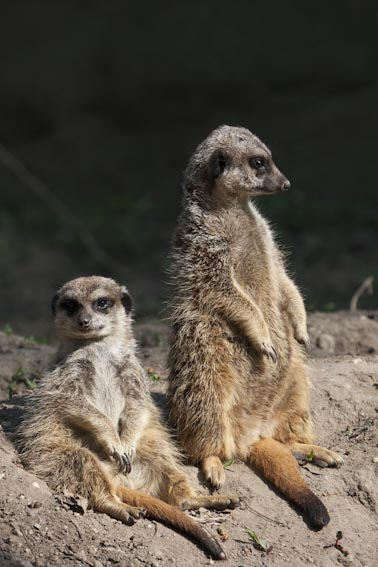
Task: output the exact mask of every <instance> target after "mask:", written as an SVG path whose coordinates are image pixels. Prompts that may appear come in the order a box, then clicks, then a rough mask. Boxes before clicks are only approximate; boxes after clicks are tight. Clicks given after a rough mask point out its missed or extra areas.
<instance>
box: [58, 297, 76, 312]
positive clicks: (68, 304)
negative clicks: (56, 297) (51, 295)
mask: <svg viewBox="0 0 378 567" xmlns="http://www.w3.org/2000/svg"><path fill="white" fill-rule="evenodd" d="M80 307H81V305H80V303H79V302H78V301H76V299H69V298H67V299H63V300H62V301H61V302H60V308H61V309H63V311H65V312H66V313H67V315H74V314H75V313H76V312H77V311H79V309H80Z"/></svg>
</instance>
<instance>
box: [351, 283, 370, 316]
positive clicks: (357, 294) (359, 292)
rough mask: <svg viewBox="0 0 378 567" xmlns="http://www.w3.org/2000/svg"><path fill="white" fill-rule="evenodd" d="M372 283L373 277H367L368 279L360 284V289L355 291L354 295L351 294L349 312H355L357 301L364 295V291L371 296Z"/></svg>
mask: <svg viewBox="0 0 378 567" xmlns="http://www.w3.org/2000/svg"><path fill="white" fill-rule="evenodd" d="M373 281H374V277H373V276H369V277H368V278H366V280H364V281H363V282H362V284H361V285H360V287H359V288H358V289H357V290H356V291H355V293H354V294H353V297H352V299H351V301H350V310H351V311H357V303H358V300H359V299H360V297H361V295H362V294H363V293H364V291H366V293H367V294H368V295H373Z"/></svg>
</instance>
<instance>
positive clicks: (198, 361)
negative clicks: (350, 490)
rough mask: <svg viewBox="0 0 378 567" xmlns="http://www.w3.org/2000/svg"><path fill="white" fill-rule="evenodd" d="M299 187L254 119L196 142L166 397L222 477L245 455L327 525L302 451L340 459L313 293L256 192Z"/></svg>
mask: <svg viewBox="0 0 378 567" xmlns="http://www.w3.org/2000/svg"><path fill="white" fill-rule="evenodd" d="M289 187H290V183H289V181H288V180H287V179H286V177H284V175H283V174H282V173H281V172H280V171H279V170H278V168H277V167H276V165H275V164H274V162H273V160H272V155H271V152H270V151H269V149H268V148H267V147H266V146H265V145H264V144H263V143H262V142H261V141H260V140H259V139H258V138H257V137H256V136H254V135H253V134H252V133H251V132H249V131H248V130H246V129H244V128H236V127H229V126H222V127H219V128H217V129H216V130H214V131H213V132H212V133H211V134H210V136H209V137H208V138H207V139H206V140H205V141H204V142H202V144H200V145H199V146H198V148H197V149H196V151H195V152H194V154H193V156H192V158H191V160H190V162H189V165H188V167H187V169H186V172H185V174H184V182H183V190H184V195H183V207H182V212H181V216H180V218H179V221H178V226H177V229H176V232H175V235H174V238H173V244H172V251H171V267H170V273H171V283H172V289H173V297H172V304H171V315H170V317H171V323H172V328H173V341H172V346H171V352H170V369H171V372H170V377H169V387H168V400H169V404H170V418H171V421H172V424H173V425H174V426H175V427H176V429H177V435H178V440H179V442H180V443H181V446H182V447H183V448H184V449H185V451H186V453H187V455H188V456H189V457H190V458H191V460H192V461H193V462H196V463H199V465H200V467H201V469H202V471H203V473H204V475H205V477H206V479H207V480H208V481H209V482H210V483H211V484H212V485H214V486H216V487H219V486H220V485H221V484H222V483H223V482H224V480H225V471H224V467H223V466H222V461H225V460H228V459H231V458H240V459H242V460H243V461H245V462H247V463H249V464H250V465H251V466H253V468H255V469H257V470H258V471H259V472H260V473H261V474H262V475H263V477H265V478H266V479H268V480H269V481H270V482H272V484H273V485H274V486H275V487H276V488H278V490H280V491H281V493H283V494H284V495H285V496H286V497H287V498H288V499H289V500H291V501H292V502H294V503H295V504H296V505H297V506H298V507H299V508H300V509H301V510H302V511H303V512H304V514H305V516H307V518H308V520H309V522H310V523H311V524H312V525H313V526H314V527H318V528H320V527H322V526H324V525H326V524H327V523H328V522H329V515H328V512H327V510H326V508H325V506H324V505H323V504H322V502H321V501H320V500H319V498H317V497H316V496H315V495H314V494H313V493H312V492H311V490H310V489H309V488H308V487H307V485H306V484H305V482H304V481H303V479H302V477H301V475H300V473H299V467H298V465H297V463H296V461H295V458H294V457H293V455H294V456H295V457H297V458H300V459H306V457H309V456H311V459H312V462H314V463H317V464H320V465H327V466H338V465H340V464H341V463H342V459H341V457H339V456H338V455H337V454H335V453H333V452H331V451H329V450H327V449H324V448H322V447H319V446H317V445H314V436H313V433H312V428H311V420H310V415H309V380H308V376H307V368H306V361H305V355H304V353H303V349H302V347H301V345H304V346H305V347H307V346H308V342H309V339H308V335H307V329H306V312H305V308H304V304H303V300H302V297H301V295H300V293H299V291H298V289H297V287H296V286H295V284H294V283H293V281H292V280H291V279H290V278H289V276H288V275H287V273H286V270H285V265H284V261H283V258H282V255H281V253H280V251H279V250H278V248H277V246H276V244H275V243H274V239H273V236H272V232H271V230H270V228H269V225H268V224H267V222H266V221H265V219H264V218H263V217H262V216H261V215H260V213H259V212H258V211H257V209H256V208H255V206H254V205H253V203H252V199H253V198H254V197H257V196H259V195H264V194H265V195H266V194H271V193H275V192H278V191H285V190H287V189H288V188H289Z"/></svg>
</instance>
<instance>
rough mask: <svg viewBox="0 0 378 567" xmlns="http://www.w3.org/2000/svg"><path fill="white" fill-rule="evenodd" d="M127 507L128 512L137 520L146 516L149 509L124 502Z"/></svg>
mask: <svg viewBox="0 0 378 567" xmlns="http://www.w3.org/2000/svg"><path fill="white" fill-rule="evenodd" d="M124 506H125V507H126V511H127V513H128V514H129V515H130V516H131V517H132V518H135V520H140V519H141V518H145V516H146V514H147V510H146V509H145V508H142V507H141V506H130V505H128V504H124Z"/></svg>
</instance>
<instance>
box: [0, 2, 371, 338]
mask: <svg viewBox="0 0 378 567" xmlns="http://www.w3.org/2000/svg"><path fill="white" fill-rule="evenodd" d="M375 6H376V3H375V2H374V1H370V2H369V1H365V2H359V3H358V2H355V1H354V2H351V1H344V2H338V1H336V2H330V1H329V2H327V3H326V2H320V3H319V2H316V3H314V2H303V1H302V2H290V1H285V2H283V1H276V2H263V3H262V2H254V1H252V0H250V1H246V2H238V1H235V2H231V1H230V0H229V1H227V2H226V1H225V0H218V2H195V1H191V2H139V3H135V2H126V1H119V2H116V1H105V0H103V1H98V0H92V1H84V0H82V1H79V0H77V1H63V0H62V1H54V0H49V1H48V0H46V1H37V0H29V1H17V0H13V1H1V2H0V60H1V65H0V143H1V144H2V145H3V148H2V149H1V148H0V149H1V151H0V194H1V201H0V262H1V265H0V277H1V307H0V327H2V328H7V329H9V325H11V326H12V327H13V328H14V329H15V330H16V331H20V332H25V333H33V334H34V335H36V336H37V337H40V338H43V337H48V335H49V319H50V314H49V301H50V297H51V296H52V294H53V292H54V290H55V288H56V287H57V286H58V285H60V284H61V283H63V282H64V281H66V280H68V279H70V278H72V277H75V276H78V275H85V274H92V273H97V274H100V273H101V274H104V275H110V276H113V277H115V278H116V279H118V280H122V281H123V282H124V283H126V284H127V285H128V287H129V289H130V290H131V293H132V294H133V295H134V297H135V298H136V306H137V314H138V315H139V316H140V317H143V316H148V315H158V314H159V313H161V311H162V309H163V307H164V304H163V301H164V299H165V297H166V290H165V279H166V278H165V276H164V266H165V259H166V254H167V250H168V247H169V240H170V235H171V232H172V229H173V226H174V224H175V219H176V216H177V212H178V209H179V204H180V176H181V172H182V170H183V168H184V167H185V164H186V162H187V160H188V158H189V156H190V154H191V152H192V151H193V149H194V148H195V146H196V145H197V144H198V143H199V142H200V141H201V140H202V139H203V138H204V137H206V136H207V135H208V133H209V132H210V131H211V130H212V129H213V128H215V127H216V126H217V125H219V124H223V123H227V124H231V125H242V126H246V127H248V128H250V129H251V130H252V131H253V132H254V133H256V134H257V135H258V136H259V137H260V138H262V139H263V140H264V141H265V142H266V143H267V144H268V145H269V146H270V147H271V149H272V151H273V155H274V158H275V161H276V163H277V164H278V165H279V167H280V168H281V169H282V171H283V172H284V173H285V174H286V175H287V176H288V177H289V178H290V180H291V182H292V189H291V191H290V192H289V193H288V194H283V195H276V196H273V197H265V198H261V199H260V202H259V206H260V207H261V209H262V210H263V212H264V214H265V215H266V216H267V217H268V218H269V219H270V220H271V221H272V223H273V226H275V227H276V229H277V232H278V235H279V236H278V239H279V241H280V242H281V243H282V244H283V245H284V247H285V249H286V250H288V251H289V252H290V259H289V266H290V268H291V270H292V272H293V273H294V274H295V279H296V281H297V282H298V283H299V284H300V286H301V287H302V289H303V291H304V293H305V296H306V298H307V307H308V309H310V310H311V309H322V310H324V309H328V310H332V309H339V308H347V307H348V305H349V301H350V298H351V296H352V294H353V292H354V291H355V289H356V287H358V285H359V284H360V283H361V281H363V279H364V278H366V277H367V276H369V275H375V276H378V266H377V248H378V234H377V232H378V231H377V225H378V222H377V210H378V207H377V205H378V202H377V161H378V155H377V145H376V133H377V122H378V120H377V104H378V96H377V95H378V81H377V72H376V71H377V64H378V48H377V41H376V36H377V9H376V7H375ZM4 148H5V149H4ZM6 150H7V151H8V152H10V153H11V155H9V154H8V153H7V151H6ZM14 158H16V159H17V160H18V162H15V161H14ZM22 165H23V166H24V167H26V168H27V170H28V171H29V172H30V173H31V174H33V176H34V177H31V176H29V175H28V174H27V173H26V172H25V171H24V170H23V168H22ZM93 237H94V238H95V239H96V241H97V243H96V242H93V241H92V239H93ZM104 251H105V253H104ZM107 254H108V255H110V256H111V257H109V256H108V255H107ZM360 304H361V306H362V307H374V306H375V307H377V297H376V296H375V297H374V296H373V297H372V298H363V299H361V302H360Z"/></svg>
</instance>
